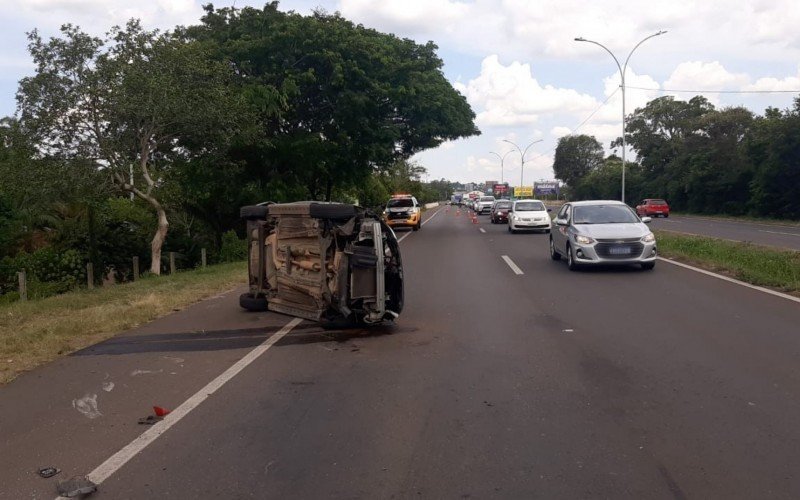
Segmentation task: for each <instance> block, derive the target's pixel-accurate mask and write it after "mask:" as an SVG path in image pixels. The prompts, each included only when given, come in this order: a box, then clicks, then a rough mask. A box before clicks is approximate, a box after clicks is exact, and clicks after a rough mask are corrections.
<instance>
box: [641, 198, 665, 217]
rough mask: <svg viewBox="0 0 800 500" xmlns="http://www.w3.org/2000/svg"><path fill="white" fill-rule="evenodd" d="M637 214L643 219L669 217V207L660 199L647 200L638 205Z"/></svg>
mask: <svg viewBox="0 0 800 500" xmlns="http://www.w3.org/2000/svg"><path fill="white" fill-rule="evenodd" d="M636 213H637V214H639V215H640V216H643V217H650V216H651V215H653V216H656V217H658V216H659V215H660V216H662V217H669V205H668V204H667V202H666V201H664V200H662V199H660V198H647V199H644V200H642V202H641V203H639V204H638V205H636Z"/></svg>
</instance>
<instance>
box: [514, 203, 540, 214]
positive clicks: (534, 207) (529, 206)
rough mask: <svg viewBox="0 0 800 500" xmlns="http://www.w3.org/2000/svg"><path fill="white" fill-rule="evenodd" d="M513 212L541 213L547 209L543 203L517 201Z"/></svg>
mask: <svg viewBox="0 0 800 500" xmlns="http://www.w3.org/2000/svg"><path fill="white" fill-rule="evenodd" d="M514 210H516V211H518V212H543V211H545V210H547V209H546V208H544V203H542V202H541V201H518V202H517V205H516V208H514Z"/></svg>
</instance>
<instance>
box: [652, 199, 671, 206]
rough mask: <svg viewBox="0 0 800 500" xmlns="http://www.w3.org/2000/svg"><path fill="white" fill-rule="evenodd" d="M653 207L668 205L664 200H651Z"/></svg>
mask: <svg viewBox="0 0 800 500" xmlns="http://www.w3.org/2000/svg"><path fill="white" fill-rule="evenodd" d="M650 204H651V205H666V204H667V202H666V201H664V200H650Z"/></svg>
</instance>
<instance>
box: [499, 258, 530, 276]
mask: <svg viewBox="0 0 800 500" xmlns="http://www.w3.org/2000/svg"><path fill="white" fill-rule="evenodd" d="M502 257H503V260H504V261H506V264H508V267H510V268H511V270H512V271H514V273H515V274H525V273H523V272H522V269H520V268H519V267H517V265H516V264H514V261H513V260H511V258H510V257H509V256H508V255H502Z"/></svg>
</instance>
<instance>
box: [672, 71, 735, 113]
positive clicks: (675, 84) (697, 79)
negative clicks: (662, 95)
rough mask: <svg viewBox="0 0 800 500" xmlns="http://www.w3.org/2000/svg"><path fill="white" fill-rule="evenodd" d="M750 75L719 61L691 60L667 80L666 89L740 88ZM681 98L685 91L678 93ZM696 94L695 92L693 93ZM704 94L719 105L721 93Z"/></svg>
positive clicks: (673, 72)
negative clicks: (729, 67)
mask: <svg viewBox="0 0 800 500" xmlns="http://www.w3.org/2000/svg"><path fill="white" fill-rule="evenodd" d="M749 81H750V77H749V76H747V75H746V74H744V73H731V72H730V71H728V70H727V69H725V67H724V66H723V65H722V64H720V63H719V61H712V62H702V61H689V62H684V63H681V64H679V65H678V66H677V67H676V68H675V69H674V70H673V71H672V74H671V75H670V77H669V78H668V79H667V81H665V82H664V88H665V89H676V90H695V89H715V90H739V89H741V88H742V87H743V86H745V85H746V84H747V83H749ZM675 95H676V97H678V98H681V96H682V95H686V94H683V93H676V94H675ZM691 95H694V94H691ZM700 95H704V96H705V97H706V98H707V99H708V100H709V101H710V102H711V103H712V104H714V105H715V106H717V105H719V103H720V100H719V93H706V94H700Z"/></svg>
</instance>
